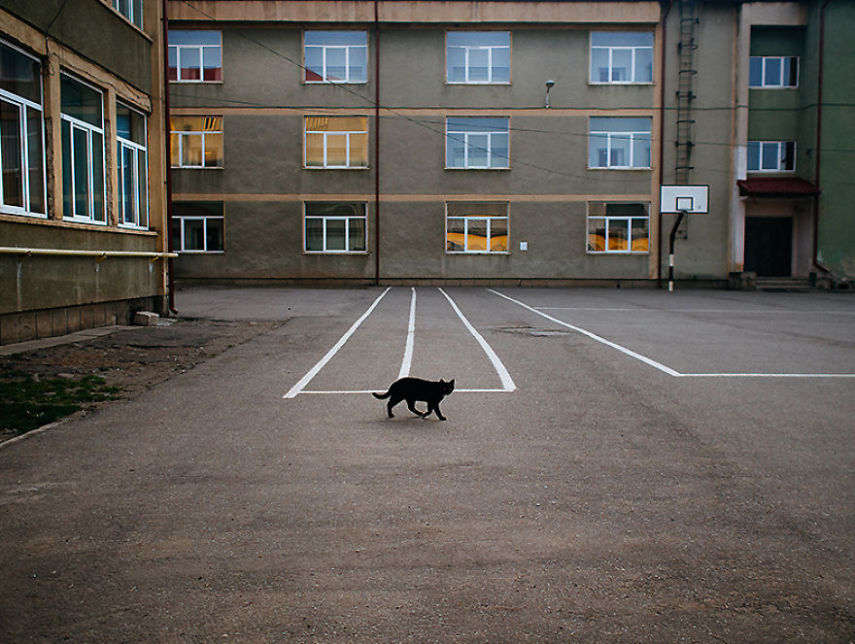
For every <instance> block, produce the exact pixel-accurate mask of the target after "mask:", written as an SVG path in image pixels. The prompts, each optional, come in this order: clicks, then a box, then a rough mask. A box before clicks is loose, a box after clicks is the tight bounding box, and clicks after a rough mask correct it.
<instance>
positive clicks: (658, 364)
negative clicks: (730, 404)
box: [487, 289, 681, 377]
mask: <svg viewBox="0 0 855 644" xmlns="http://www.w3.org/2000/svg"><path fill="white" fill-rule="evenodd" d="M487 290H489V291H490V292H491V293H494V294H495V295H498V296H499V297H503V298H505V299H506V300H508V301H510V302H513V303H514V304H517V305H519V306H521V307H523V308H524V309H528V310H529V311H531V312H532V313H536V314H537V315H539V316H541V317H544V318H546V319H547V320H549V321H550V322H554V323H555V324H558V325H560V326H563V327H566V328H568V329H570V330H572V331H576V332H577V333H581V334H582V335H584V336H587V337H589V338H591V339H592V340H596V341H597V342H600V343H601V344H604V345H606V346H607V347H611V348H612V349H616V350H618V351H620V352H621V353H624V354H626V355H628V356H630V357H632V358H635V359H636V360H640V361H641V362H643V363H644V364H646V365H650V366H651V367H653V368H654V369H658V370H659V371H661V372H663V373H667V374H668V375H669V376H675V377H679V376H680V375H681V374H680V373H679V372H677V371H674V370H673V369H672V368H671V367H666V366H665V365H664V364H662V363H661V362H656V361H655V360H651V359H650V358H648V357H647V356H643V355H641V354H640V353H636V352H635V351H632V350H631V349H627V348H626V347H622V346H621V345H619V344H616V343H614V342H612V341H611V340H606V339H605V338H602V337H600V336H598V335H596V334H595V333H591V332H590V331H586V330H585V329H583V328H581V327H578V326H573V325H572V324H568V323H567V322H563V321H562V320H559V319H558V318H554V317H552V316H551V315H548V314H547V313H543V312H541V311H538V310H537V309H536V308H534V307H532V306H529V305H528V304H524V303H522V302H520V301H519V300H515V299H514V298H512V297H508V296H507V295H505V294H504V293H499V291H495V290H493V289H487Z"/></svg>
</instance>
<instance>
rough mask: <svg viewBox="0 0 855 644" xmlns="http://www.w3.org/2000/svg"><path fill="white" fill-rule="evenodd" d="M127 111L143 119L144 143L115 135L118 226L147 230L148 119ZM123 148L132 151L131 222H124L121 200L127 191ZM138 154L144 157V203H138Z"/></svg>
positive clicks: (122, 200)
mask: <svg viewBox="0 0 855 644" xmlns="http://www.w3.org/2000/svg"><path fill="white" fill-rule="evenodd" d="M125 107H127V106H125ZM127 109H129V110H131V111H132V112H135V113H136V114H137V115H139V116H140V117H141V118H142V119H143V136H144V137H145V142H144V143H136V142H134V141H131V140H130V139H125V138H123V137H121V136H119V135H118V134H116V141H117V144H118V155H117V158H116V167H117V169H118V172H119V183H118V186H117V188H118V191H119V226H120V227H122V228H133V229H136V230H147V229H148V225H149V202H150V197H149V195H150V192H149V188H148V117H147V116H146V115H145V114H143V113H141V112H138V111H137V110H134V109H131V108H130V107H127ZM125 148H129V149H131V150H133V154H132V155H131V159H132V160H133V161H132V165H133V170H132V176H133V184H134V185H133V186H132V190H133V205H134V209H135V210H136V212H135V213H134V217H133V219H134V221H132V222H128V221H126V217H125V215H126V213H125V199H124V198H123V197H124V195H125V191H126V189H127V188H126V186H125V185H124V183H125V173H124V172H122V170H123V163H124V158H125V155H124V150H125ZM140 152H142V153H143V154H144V155H145V167H144V168H143V169H144V170H145V175H144V180H145V182H146V191H145V194H146V200H145V203H141V201H140V185H139V182H140V168H139V161H140Z"/></svg>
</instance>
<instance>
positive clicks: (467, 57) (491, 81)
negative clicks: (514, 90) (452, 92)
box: [445, 31, 511, 85]
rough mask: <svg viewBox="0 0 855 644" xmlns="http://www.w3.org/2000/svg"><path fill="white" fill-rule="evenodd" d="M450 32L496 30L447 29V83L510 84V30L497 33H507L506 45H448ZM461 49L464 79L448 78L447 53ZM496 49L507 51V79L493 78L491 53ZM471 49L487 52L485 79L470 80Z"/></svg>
mask: <svg viewBox="0 0 855 644" xmlns="http://www.w3.org/2000/svg"><path fill="white" fill-rule="evenodd" d="M452 33H458V34H459V33H496V32H482V31H474V32H468V31H467V32H460V31H448V32H446V34H445V52H446V56H445V81H446V83H448V84H449V85H510V83H511V79H510V60H511V32H510V31H503V32H499V33H507V34H508V44H507V45H450V44H448V36H449V35H450V34H452ZM452 48H454V49H462V50H463V61H464V62H463V68H464V77H465V78H464V80H451V79H450V78H449V76H450V74H451V70H450V69H449V66H448V65H449V63H448V58H449V57H448V53H449V50H450V49H452ZM498 49H506V50H507V51H508V80H494V79H493V74H494V69H493V53H494V52H495V51H496V50H498ZM473 51H486V52H487V79H486V80H472V79H471V78H470V75H471V65H470V62H469V60H470V56H471V54H472V52H473Z"/></svg>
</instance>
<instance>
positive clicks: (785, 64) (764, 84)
mask: <svg viewBox="0 0 855 644" xmlns="http://www.w3.org/2000/svg"><path fill="white" fill-rule="evenodd" d="M798 84H799V58H798V56H751V60H750V62H749V69H748V86H749V87H754V88H770V87H771V88H776V87H798Z"/></svg>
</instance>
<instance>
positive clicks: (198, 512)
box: [0, 287, 855, 642]
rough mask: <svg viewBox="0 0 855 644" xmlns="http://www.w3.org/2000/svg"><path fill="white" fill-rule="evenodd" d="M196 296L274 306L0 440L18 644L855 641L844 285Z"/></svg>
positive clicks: (854, 445)
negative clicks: (390, 411) (110, 390)
mask: <svg viewBox="0 0 855 644" xmlns="http://www.w3.org/2000/svg"><path fill="white" fill-rule="evenodd" d="M178 307H179V309H180V311H181V313H182V315H183V316H189V317H200V318H216V319H228V320H278V321H282V322H284V324H282V325H281V326H279V327H277V328H275V329H273V330H271V331H267V332H265V333H262V334H261V335H258V336H257V337H255V338H254V339H253V340H251V341H249V342H246V343H244V344H240V345H238V346H235V347H233V348H231V349H229V350H227V351H225V352H224V353H221V354H220V355H219V356H217V357H215V358H213V359H211V360H209V361H207V362H205V363H203V364H201V365H199V366H197V367H196V368H194V369H192V370H190V371H188V372H186V373H184V374H181V375H179V376H176V377H175V378H173V379H171V380H169V381H167V382H164V383H162V384H160V385H158V386H156V387H154V388H152V389H150V390H148V391H147V392H145V393H144V394H142V395H141V396H139V397H137V398H136V399H134V400H131V401H126V402H121V403H116V404H111V405H108V406H107V407H105V408H103V409H101V410H100V411H98V412H97V413H95V414H92V415H88V416H83V417H78V418H74V419H71V420H69V421H67V422H62V423H59V424H57V425H56V426H53V427H51V428H50V429H48V430H47V431H43V432H38V433H35V434H33V435H32V436H30V437H28V438H25V439H24V440H19V441H15V442H13V443H9V444H6V445H4V446H3V447H2V448H0V540H2V541H1V542H2V544H3V546H2V547H0V571H2V572H0V641H2V642H29V641H36V642H42V641H44V642H57V641H81V642H102V641H104V642H172V641H176V642H214V641H218V642H223V641H232V642H234V641H239V642H758V641H762V642H784V641H787V642H799V641H803V642H852V641H855V296H853V295H850V294H834V293H807V294H800V293H764V292H757V293H744V292H728V291H676V292H674V293H667V292H664V291H648V290H626V289H623V290H617V289H615V290H606V289H599V290H593V289H590V290H589V289H580V290H564V289H554V290H539V289H507V288H497V289H487V288H442V289H440V288H436V287H419V288H416V289H411V288H409V287H395V288H391V289H386V288H379V287H378V288H368V289H361V290H298V289H274V288H270V289H190V290H184V291H181V292H179V297H178ZM407 374H409V375H413V376H418V377H422V378H427V379H439V378H444V379H451V378H454V379H455V381H456V386H457V389H456V391H455V392H454V393H452V394H451V395H450V396H449V397H448V398H447V399H445V400H444V401H443V403H442V405H441V406H442V411H443V413H444V415H445V416H447V418H448V420H447V421H446V422H440V421H439V420H438V419H437V418H436V417H435V416H431V417H430V418H429V419H420V418H417V417H415V416H412V415H411V414H410V413H409V412H408V411H407V410H406V405H405V404H403V403H402V404H401V405H399V406H398V407H397V408H396V417H395V418H394V419H387V418H386V413H385V404H384V401H378V400H375V399H374V398H373V397H371V396H370V395H369V392H371V391H382V390H385V389H386V388H387V387H388V385H389V384H390V383H391V382H392V381H393V380H395V379H396V378H398V377H399V376H401V375H407ZM423 406H424V403H422V407H423Z"/></svg>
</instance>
